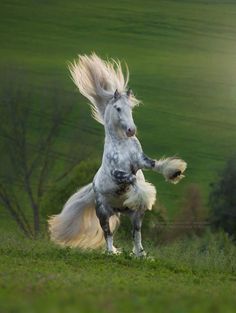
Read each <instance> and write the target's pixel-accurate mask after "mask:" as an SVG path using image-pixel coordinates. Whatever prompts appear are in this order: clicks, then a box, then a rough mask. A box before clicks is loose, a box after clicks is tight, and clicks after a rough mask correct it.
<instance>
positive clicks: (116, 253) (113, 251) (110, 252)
mask: <svg viewBox="0 0 236 313" xmlns="http://www.w3.org/2000/svg"><path fill="white" fill-rule="evenodd" d="M121 253H122V249H120V248H119V249H118V248H115V247H113V249H112V250H106V251H105V254H107V255H120V254H121Z"/></svg>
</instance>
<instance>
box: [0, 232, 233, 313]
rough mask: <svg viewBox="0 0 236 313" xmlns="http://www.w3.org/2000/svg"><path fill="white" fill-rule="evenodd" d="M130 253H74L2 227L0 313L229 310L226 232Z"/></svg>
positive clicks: (230, 293) (229, 266)
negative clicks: (145, 255) (138, 255)
mask: <svg viewBox="0 0 236 313" xmlns="http://www.w3.org/2000/svg"><path fill="white" fill-rule="evenodd" d="M129 251H130V250H127V247H126V251H125V253H124V254H123V255H120V256H113V257H111V256H108V255H104V254H101V253H100V252H98V253H92V252H90V253H78V251H76V250H69V249H60V248H58V247H55V246H53V245H52V243H50V242H48V241H47V240H46V241H45V240H38V241H29V240H26V239H24V238H21V236H17V235H16V234H15V233H14V234H12V233H10V232H9V231H7V232H5V234H3V233H1V242H0V277H1V281H0V311H1V312H4V313H8V312H9V313H10V312H19V313H37V312H42V311H43V312H45V313H53V312H60V313H74V312H84V313H88V312H91V313H93V312H96V313H97V312H102V313H103V312H104V313H106V312H109V313H110V312H114V313H116V312H129V313H131V312H155V313H156V312H158V313H159V312H170V313H180V312H181V313H182V312H193V313H194V312H202V313H206V312H219V313H220V312H222V313H223V312H229V313H231V312H232V313H233V312H235V305H236V299H235V296H234V294H235V278H236V276H235V270H236V268H235V265H236V263H235V257H236V249H235V246H234V245H233V244H232V243H231V242H230V240H229V239H227V237H225V236H218V238H217V237H215V236H212V235H210V236H206V237H205V238H201V239H195V241H190V242H188V240H186V241H183V240H182V241H181V242H178V243H175V244H173V245H170V246H164V247H159V248H158V250H156V249H150V247H149V248H148V251H149V252H151V255H152V258H151V259H147V260H137V259H134V258H132V257H130V256H129ZM153 256H155V258H153Z"/></svg>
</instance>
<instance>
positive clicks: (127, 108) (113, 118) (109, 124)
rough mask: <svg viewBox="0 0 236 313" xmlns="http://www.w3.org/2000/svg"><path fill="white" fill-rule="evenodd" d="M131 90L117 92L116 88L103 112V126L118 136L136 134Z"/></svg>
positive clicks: (123, 136)
mask: <svg viewBox="0 0 236 313" xmlns="http://www.w3.org/2000/svg"><path fill="white" fill-rule="evenodd" d="M131 96H132V92H131V90H130V89H129V90H128V91H127V92H126V93H122V94H121V93H119V92H118V91H117V90H116V91H115V93H114V96H113V98H112V99H111V101H110V102H109V104H108V106H107V109H106V113H105V127H106V128H107V129H108V131H110V132H113V133H115V135H117V136H118V137H120V138H125V137H132V136H134V135H135V134H136V126H135V124H134V120H133V115H132V105H131V101H130V100H131Z"/></svg>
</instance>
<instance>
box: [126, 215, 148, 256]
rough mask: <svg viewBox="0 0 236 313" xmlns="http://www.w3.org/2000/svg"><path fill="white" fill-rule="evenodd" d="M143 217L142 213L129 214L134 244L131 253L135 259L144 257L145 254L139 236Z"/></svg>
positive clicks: (140, 236)
mask: <svg viewBox="0 0 236 313" xmlns="http://www.w3.org/2000/svg"><path fill="white" fill-rule="evenodd" d="M143 216H144V211H133V212H131V213H130V219H131V223H132V228H133V229H132V235H133V242H134V248H133V253H134V254H135V255H136V256H137V257H144V256H146V252H145V251H144V249H143V245H142V235H141V228H142V221H143Z"/></svg>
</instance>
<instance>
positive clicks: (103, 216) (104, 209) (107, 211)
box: [96, 195, 118, 254]
mask: <svg viewBox="0 0 236 313" xmlns="http://www.w3.org/2000/svg"><path fill="white" fill-rule="evenodd" d="M112 213H113V210H112V209H111V208H109V207H108V206H107V205H105V204H104V203H103V202H102V201H101V199H99V196H98V195H96V214H97V217H98V219H99V222H100V225H101V227H102V230H103V233H104V237H105V240H106V246H107V251H108V252H109V253H114V254H117V253H118V250H117V249H116V248H115V247H114V246H113V234H112V232H111V229H110V225H109V219H110V217H111V215H113V214H112Z"/></svg>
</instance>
